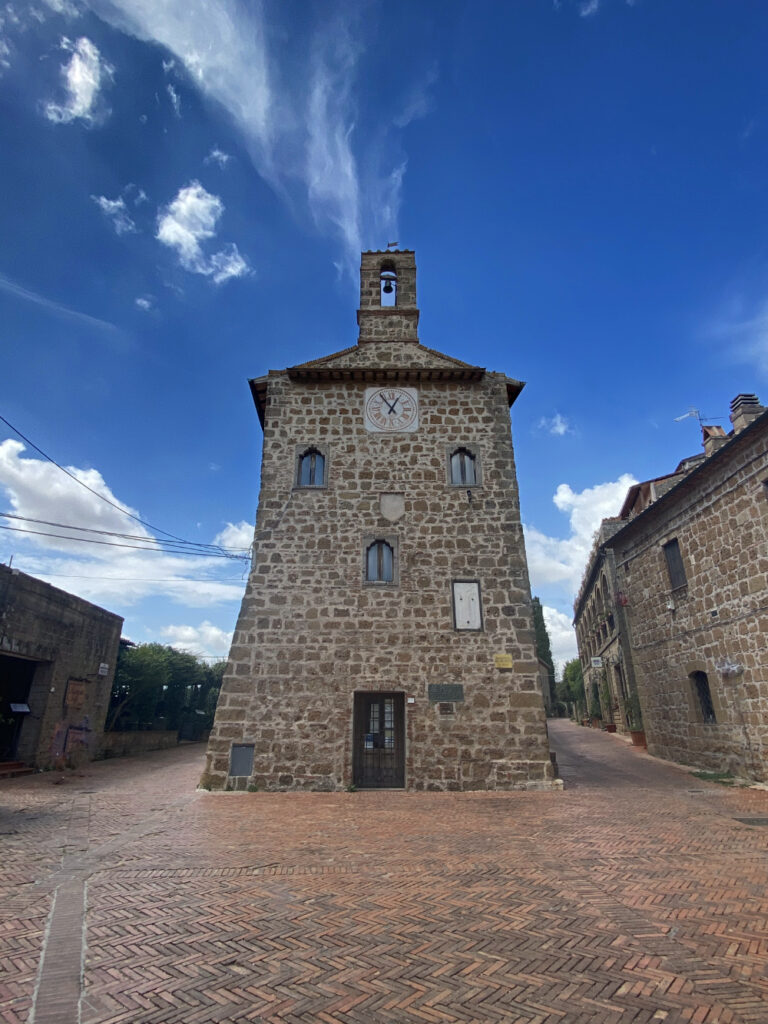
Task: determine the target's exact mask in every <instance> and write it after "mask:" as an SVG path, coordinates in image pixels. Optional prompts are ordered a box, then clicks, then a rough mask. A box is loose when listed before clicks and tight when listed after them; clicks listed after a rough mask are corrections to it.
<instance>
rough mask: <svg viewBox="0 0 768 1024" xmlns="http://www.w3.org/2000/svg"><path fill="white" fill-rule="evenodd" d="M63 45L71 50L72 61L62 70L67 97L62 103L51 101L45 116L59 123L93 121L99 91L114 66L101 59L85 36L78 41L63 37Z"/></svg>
mask: <svg viewBox="0 0 768 1024" xmlns="http://www.w3.org/2000/svg"><path fill="white" fill-rule="evenodd" d="M61 47H62V49H64V50H69V51H70V52H71V53H72V56H71V58H70V60H69V63H68V64H65V65H63V66H62V69H61V74H62V78H63V79H64V88H65V89H66V92H67V98H66V101H65V102H64V103H63V104H62V103H53V102H51V103H48V104H47V105H46V107H45V114H46V117H47V118H48V119H49V120H50V121H54V122H56V123H58V124H68V123H69V122H70V121H74V120H77V119H78V118H79V119H80V120H81V121H85V123H86V124H90V123H92V122H93V121H94V120H95V117H96V115H95V109H96V104H97V100H98V98H99V91H100V89H101V87H102V86H103V85H104V83H105V81H106V80H107V79H109V78H111V77H112V74H113V72H114V68H112V67H111V66H110V65H109V64H108V63H107V62H106V61H104V60H102V57H101V54H100V53H99V50H98V47H96V46H95V44H94V43H92V42H91V40H90V39H87V38H86V37H85V36H82V37H81V38H80V39H78V40H77V42H76V43H72V42H70V40H69V39H67V38H66V37H64V38H62V40H61Z"/></svg>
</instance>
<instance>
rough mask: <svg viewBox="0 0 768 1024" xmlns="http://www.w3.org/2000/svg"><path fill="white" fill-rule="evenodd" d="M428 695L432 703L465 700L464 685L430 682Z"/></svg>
mask: <svg viewBox="0 0 768 1024" xmlns="http://www.w3.org/2000/svg"><path fill="white" fill-rule="evenodd" d="M427 695H428V697H429V700H430V702H431V703H432V704H445V703H450V702H455V701H463V700H464V686H463V685H462V684H461V683H430V684H429V686H428V694H427Z"/></svg>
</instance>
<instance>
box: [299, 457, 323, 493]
mask: <svg viewBox="0 0 768 1024" xmlns="http://www.w3.org/2000/svg"><path fill="white" fill-rule="evenodd" d="M297 482H298V485H299V487H322V486H323V485H324V484H325V456H324V455H323V453H322V452H319V451H318V450H317V448H309V449H307V451H305V452H304V454H303V455H300V456H299V473H298V478H297Z"/></svg>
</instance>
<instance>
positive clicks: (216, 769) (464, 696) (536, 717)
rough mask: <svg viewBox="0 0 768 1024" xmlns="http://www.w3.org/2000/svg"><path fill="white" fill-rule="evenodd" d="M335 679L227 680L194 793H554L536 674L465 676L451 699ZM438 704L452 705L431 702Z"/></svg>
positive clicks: (423, 690) (309, 675)
mask: <svg viewBox="0 0 768 1024" xmlns="http://www.w3.org/2000/svg"><path fill="white" fill-rule="evenodd" d="M431 653H432V652H429V651H428V652H426V655H425V656H424V662H425V663H428V662H429V661H430V654H431ZM382 661H383V659H379V663H380V664H381V663H382ZM265 667H266V666H265ZM336 669H337V671H336V674H335V677H334V678H333V679H329V678H328V677H327V676H323V671H322V669H319V668H318V669H317V670H313V669H312V668H310V667H308V666H306V665H305V667H304V673H303V678H302V679H301V680H299V679H296V678H291V679H289V680H280V679H277V678H275V677H274V676H273V677H272V678H269V679H265V678H250V679H247V678H244V677H243V676H237V675H234V676H228V677H225V680H224V685H223V687H222V692H221V697H220V700H219V707H218V709H217V713H216V721H215V723H214V727H213V730H212V732H211V736H210V739H209V744H208V755H207V762H206V769H205V772H204V774H203V777H202V779H201V785H202V786H204V787H205V788H206V789H212V790H248V789H253V788H256V789H259V790H310V791H312V790H314V791H320V792H331V791H340V790H345V789H350V788H355V789H405V790H409V791H431V792H440V791H446V792H466V791H472V790H511V789H550V788H554V787H555V786H556V785H559V783H557V782H556V780H555V773H554V769H553V766H552V762H551V759H550V754H549V747H548V743H547V733H546V722H545V718H544V710H543V705H542V699H541V694H540V693H539V692H538V690H535V689H533V688H532V687H533V685H535V684H534V680H535V677H534V676H533V675H531V676H518V677H515V676H514V675H513V674H511V673H506V672H494V671H491V672H487V673H484V674H482V675H477V676H474V677H472V676H465V678H467V682H466V683H465V684H464V685H463V686H462V687H461V688H460V691H461V692H460V693H459V692H458V691H457V692H455V693H451V692H450V690H448V691H446V692H442V693H441V692H438V693H437V694H436V693H435V691H434V687H430V685H429V684H428V683H427V682H426V681H424V682H422V683H418V682H416V681H413V679H412V680H411V682H409V683H406V688H405V689H397V688H395V687H394V686H392V687H386V688H384V689H380V688H379V686H380V684H378V683H376V682H375V681H373V680H371V679H366V678H365V675H366V672H365V670H364V669H363V668H362V667H361V668H360V670H359V672H358V673H356V674H354V675H353V676H346V675H345V674H342V673H341V672H339V670H338V669H339V666H338V665H337V666H336ZM235 671H236V670H235ZM519 687H520V688H519ZM522 687H525V688H522ZM441 695H442V696H449V697H450V696H455V697H460V698H461V699H459V700H455V701H438V700H435V699H430V696H432V698H434V697H435V696H441Z"/></svg>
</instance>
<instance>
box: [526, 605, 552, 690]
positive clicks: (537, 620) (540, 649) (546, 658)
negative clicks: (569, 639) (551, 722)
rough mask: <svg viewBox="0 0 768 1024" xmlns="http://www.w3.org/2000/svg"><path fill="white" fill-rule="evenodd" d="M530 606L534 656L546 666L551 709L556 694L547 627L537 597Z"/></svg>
mask: <svg viewBox="0 0 768 1024" xmlns="http://www.w3.org/2000/svg"><path fill="white" fill-rule="evenodd" d="M532 605H533V628H534V630H535V632H536V655H537V657H539V658H541V660H542V661H543V662H544V664H545V665H546V666H547V676H548V679H549V706H550V707H552V708H553V707H554V706H555V702H556V700H557V694H556V692H555V663H554V661H553V659H552V647H551V646H550V643H549V633H548V632H547V625H546V623H545V622H544V610H543V608H542V607H541V601H540V600H539V599H538V597H534V599H533V601H532Z"/></svg>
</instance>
